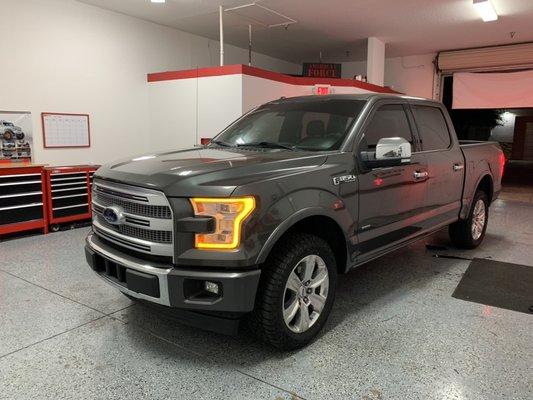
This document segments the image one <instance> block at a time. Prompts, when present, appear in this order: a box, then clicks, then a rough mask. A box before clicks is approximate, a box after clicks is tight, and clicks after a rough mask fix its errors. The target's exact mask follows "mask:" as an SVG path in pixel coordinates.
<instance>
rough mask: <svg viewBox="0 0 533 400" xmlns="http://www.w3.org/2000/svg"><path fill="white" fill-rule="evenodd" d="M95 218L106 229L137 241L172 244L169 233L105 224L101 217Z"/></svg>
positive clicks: (170, 233)
mask: <svg viewBox="0 0 533 400" xmlns="http://www.w3.org/2000/svg"><path fill="white" fill-rule="evenodd" d="M96 218H97V219H98V222H100V223H101V224H102V225H103V226H105V227H106V228H109V229H112V230H114V231H117V232H119V233H121V234H123V235H126V236H131V237H134V238H137V239H142V240H148V241H150V242H155V243H172V232H171V231H156V230H150V229H143V228H137V227H136V226H131V225H112V224H110V223H109V222H107V221H106V220H105V219H104V218H103V217H102V216H101V215H97V216H96Z"/></svg>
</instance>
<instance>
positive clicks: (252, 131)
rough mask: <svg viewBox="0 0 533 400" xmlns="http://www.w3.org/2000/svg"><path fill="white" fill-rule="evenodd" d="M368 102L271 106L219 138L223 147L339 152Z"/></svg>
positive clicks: (262, 109)
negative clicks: (337, 150)
mask: <svg viewBox="0 0 533 400" xmlns="http://www.w3.org/2000/svg"><path fill="white" fill-rule="evenodd" d="M364 105H365V101H361V100H323V101H316V100H314V101H309V102H294V103H292V102H288V103H277V104H276V103H270V104H266V105H264V106H261V107H259V108H258V109H257V110H254V111H252V112H251V113H249V114H247V115H246V116H245V117H244V118H242V119H241V120H239V121H237V122H235V123H234V124H232V125H230V126H229V127H228V128H227V129H226V130H225V131H223V132H222V133H221V134H219V135H218V136H216V137H215V138H214V139H213V141H212V143H213V144H214V145H222V146H235V147H237V146H257V147H272V148H278V147H279V148H289V149H302V150H311V151H319V150H336V149H338V148H339V147H340V146H341V144H342V142H343V141H344V139H345V137H346V135H347V133H348V131H349V129H350V127H351V126H352V124H353V122H354V121H355V119H356V118H357V117H358V116H359V114H360V112H361V110H362V109H363V106H364Z"/></svg>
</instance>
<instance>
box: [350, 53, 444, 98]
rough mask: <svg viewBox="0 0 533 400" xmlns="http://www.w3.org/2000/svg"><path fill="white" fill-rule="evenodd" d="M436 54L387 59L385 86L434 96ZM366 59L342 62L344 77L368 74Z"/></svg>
mask: <svg viewBox="0 0 533 400" xmlns="http://www.w3.org/2000/svg"><path fill="white" fill-rule="evenodd" d="M435 57H436V54H421V55H415V56H406V57H393V58H386V59H385V86H390V87H391V88H392V89H394V90H396V91H398V92H401V93H404V94H406V95H409V96H418V97H426V98H433V79H434V76H435V70H434V66H433V59H434V58H435ZM366 71H367V70H366V61H352V62H345V63H342V77H343V78H346V79H352V78H353V77H354V76H355V75H366V73H367V72H366Z"/></svg>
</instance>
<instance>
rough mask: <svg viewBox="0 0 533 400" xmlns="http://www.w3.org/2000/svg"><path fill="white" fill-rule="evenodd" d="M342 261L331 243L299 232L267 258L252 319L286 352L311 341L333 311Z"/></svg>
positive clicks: (254, 325) (256, 330) (263, 334)
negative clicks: (334, 251) (337, 263)
mask: <svg viewBox="0 0 533 400" xmlns="http://www.w3.org/2000/svg"><path fill="white" fill-rule="evenodd" d="M336 283H337V265H336V263H335V256H334V254H333V251H332V250H331V248H330V247H329V245H328V244H327V243H326V242H325V241H324V240H323V239H321V238H319V237H317V236H314V235H309V234H304V233H300V234H293V235H292V236H290V237H288V238H287V239H286V240H283V243H282V244H281V245H279V246H278V247H276V248H275V249H274V250H273V251H272V254H271V256H269V259H268V260H267V262H266V264H265V266H264V269H263V273H262V277H261V282H260V285H259V290H258V295H257V298H256V306H255V309H254V311H253V313H252V315H251V318H250V327H251V329H252V331H253V332H254V333H255V334H256V335H257V336H258V337H259V338H260V339H261V340H263V341H265V342H267V343H269V344H271V345H273V346H275V347H277V348H279V349H282V350H293V349H297V348H300V347H303V346H305V345H307V344H308V343H309V342H311V341H312V340H313V339H314V338H315V337H316V336H317V335H318V333H319V332H320V330H321V329H322V327H323V326H324V324H325V323H326V320H327V318H328V316H329V314H330V312H331V307H332V306H333V301H334V298H335V287H336Z"/></svg>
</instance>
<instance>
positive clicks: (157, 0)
mask: <svg viewBox="0 0 533 400" xmlns="http://www.w3.org/2000/svg"><path fill="white" fill-rule="evenodd" d="M150 1H151V2H152V3H164V2H165V1H166V0H150Z"/></svg>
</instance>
